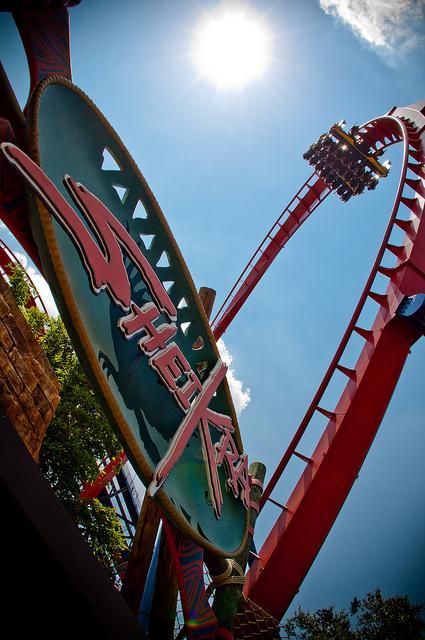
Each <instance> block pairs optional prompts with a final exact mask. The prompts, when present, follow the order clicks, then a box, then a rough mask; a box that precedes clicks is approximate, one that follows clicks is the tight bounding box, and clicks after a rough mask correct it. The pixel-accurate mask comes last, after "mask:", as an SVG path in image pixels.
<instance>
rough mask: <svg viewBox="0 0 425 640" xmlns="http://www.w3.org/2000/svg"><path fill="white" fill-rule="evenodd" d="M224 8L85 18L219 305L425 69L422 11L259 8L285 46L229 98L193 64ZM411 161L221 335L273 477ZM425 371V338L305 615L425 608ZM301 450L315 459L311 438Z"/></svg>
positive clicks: (128, 138)
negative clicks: (332, 149)
mask: <svg viewBox="0 0 425 640" xmlns="http://www.w3.org/2000/svg"><path fill="white" fill-rule="evenodd" d="M217 4H218V3H215V2H199V1H198V2H195V1H191V0H187V1H186V2H185V3H176V2H171V1H170V0H168V1H165V0H157V1H156V2H155V3H153V2H141V1H130V0H127V1H126V2H125V3H116V2H112V1H109V2H108V1H104V2H102V3H98V2H95V1H94V0H84V1H83V2H82V4H81V5H80V6H78V7H76V8H74V9H71V10H70V13H71V33H72V59H73V75H74V82H75V83H76V84H77V85H78V86H80V87H81V88H82V89H83V90H84V91H86V93H88V95H89V96H90V97H91V98H92V100H93V101H94V102H95V103H96V104H97V106H98V107H99V108H100V109H101V110H102V111H103V112H104V114H105V115H106V117H107V118H108V119H109V121H110V122H111V124H112V125H113V126H114V128H115V129H116V130H117V132H118V133H119V135H120V137H121V139H122V140H123V142H124V144H125V145H126V146H127V147H128V149H129V150H130V152H131V154H132V155H133V157H134V158H135V160H136V162H137V164H138V165H139V167H140V168H141V170H142V172H143V174H144V175H145V177H146V178H147V180H148V182H149V184H150V186H151V188H152V190H153V192H154V193H155V195H156V198H157V199H158V201H159V203H160V205H161V207H162V209H163V211H164V213H165V215H166V216H167V219H168V221H169V223H170V226H171V229H172V230H173V232H174V235H175V237H176V240H177V242H178V243H179V245H180V248H181V250H182V252H183V255H184V256H185V259H186V261H187V264H188V266H189V268H190V270H191V272H192V275H193V278H194V280H195V283H196V285H197V286H198V287H199V286H210V287H213V288H215V289H216V290H217V301H218V302H220V301H222V300H223V298H224V296H225V295H226V294H227V292H228V290H229V289H230V288H231V286H232V285H233V283H234V281H235V280H236V278H237V277H238V275H239V273H240V272H241V270H242V268H243V267H244V266H245V263H246V262H247V260H248V259H249V257H250V256H251V254H252V253H253V251H254V249H255V248H256V246H257V245H258V244H259V242H260V241H261V240H262V238H263V236H264V235H265V233H266V232H267V231H268V229H269V228H270V226H271V225H272V223H273V222H274V220H275V219H276V218H277V216H278V215H279V214H280V212H281V211H282V209H283V208H284V206H285V205H286V203H287V202H288V201H289V200H290V198H291V197H292V196H293V194H294V193H295V191H296V190H298V188H299V187H300V186H301V185H302V183H303V182H304V180H305V179H306V178H307V177H308V175H309V167H308V165H307V164H306V162H305V161H304V160H303V159H302V154H303V152H304V151H305V150H306V149H307V148H308V146H309V145H310V144H311V143H312V142H313V141H315V140H316V139H317V138H318V136H319V135H320V134H321V133H322V132H323V131H325V130H326V129H328V128H329V126H330V125H331V124H332V123H334V122H336V121H338V120H340V119H341V118H345V119H346V120H347V121H348V122H349V123H350V124H351V123H354V122H357V123H361V122H363V121H366V120H368V119H370V118H372V117H374V116H377V115H381V114H383V113H385V112H387V111H388V110H389V109H390V108H391V107H392V106H394V105H399V106H404V105H408V104H410V103H412V102H415V101H417V100H420V99H423V98H424V94H425V91H424V89H425V72H424V67H423V48H424V43H423V39H421V38H423V32H424V22H423V13H422V22H421V20H420V14H419V7H420V6H422V7H423V3H421V2H420V1H417V2H414V1H413V0H405V1H404V2H392V1H391V2H387V3H386V6H387V11H390V14H387V16H385V15H384V14H383V9H382V7H383V6H384V3H383V2H381V0H375V1H374V2H371V3H366V4H368V5H369V9H368V11H369V14H368V15H364V14H362V13H361V11H360V9H359V7H357V4H359V6H361V4H364V3H358V2H357V0H341V1H340V2H339V1H332V2H331V1H327V2H324V1H322V5H323V7H325V8H326V9H327V12H325V11H324V9H323V8H322V7H321V6H320V4H319V2H316V1H313V0H289V1H287V2H283V1H280V2H278V1H274V2H272V1H270V2H266V1H265V0H264V1H260V0H257V1H252V2H250V6H251V7H252V8H253V9H254V10H256V11H257V12H259V13H260V14H261V15H263V16H264V19H265V20H266V21H267V24H268V25H269V28H270V31H271V33H272V34H273V43H272V46H273V49H272V54H273V55H272V61H271V64H270V66H269V68H268V71H267V73H266V74H265V76H264V77H263V78H262V79H261V80H257V81H256V82H252V83H251V84H250V85H248V86H246V87H245V88H244V89H243V90H233V91H232V90H227V91H224V90H221V91H219V90H218V89H217V88H216V87H215V86H213V85H212V84H210V83H208V82H207V81H206V80H203V79H200V78H199V77H198V75H197V73H196V70H195V69H194V67H193V64H192V61H191V59H190V56H189V52H190V48H191V41H192V37H193V32H194V29H195V28H196V27H197V25H198V23H199V21H200V20H201V18H202V15H203V13H204V12H205V11H207V10H210V9H213V8H214V7H215V6H216V5H217ZM388 7H389V9H388ZM400 7H402V9H403V11H402V12H401V13H399V11H400ZM415 10H417V11H418V13H417V14H415ZM409 12H410V13H409ZM405 16H408V17H409V16H410V17H411V18H413V17H414V18H415V19H412V21H411V22H410V24H409V21H406V20H404V17H405ZM418 16H419V17H418ZM343 19H345V20H346V22H345V23H344V21H343ZM347 21H348V22H347ZM0 35H1V37H0V59H1V60H2V62H3V64H4V66H5V68H6V71H7V72H8V73H9V76H10V79H11V81H12V84H13V86H14V88H15V91H16V93H17V96H18V99H19V101H20V102H21V104H22V105H23V104H24V103H25V100H26V97H27V93H28V86H29V79H28V72H27V68H26V62H25V57H24V54H23V49H22V46H21V45H20V42H19V38H18V36H17V33H16V31H15V28H14V25H13V22H12V20H11V18H10V16H9V15H6V14H0ZM367 39H369V41H368V40H367ZM400 156H401V149H400V148H398V147H397V148H394V149H393V150H392V151H391V154H388V157H390V158H391V159H392V160H393V168H392V172H391V176H390V178H389V179H388V180H386V181H383V183H382V184H380V185H379V188H378V189H377V190H376V191H375V192H373V193H368V194H366V195H364V196H361V197H359V198H353V199H352V200H351V201H350V202H349V203H347V204H345V205H344V204H342V203H341V202H340V201H339V200H338V199H337V198H336V197H335V196H331V197H330V198H329V199H328V200H327V201H326V203H325V204H324V205H323V206H322V207H321V208H320V209H319V210H318V211H317V212H316V213H315V214H314V215H313V216H312V218H311V219H310V220H309V221H308V222H307V223H306V225H305V226H304V227H303V229H302V230H301V231H300V232H299V233H298V234H297V236H296V237H294V238H293V239H292V240H291V242H290V243H289V244H288V246H287V247H286V248H285V249H284V251H283V252H282V253H281V255H280V256H279V257H278V259H277V260H276V262H275V263H274V264H273V266H272V268H271V269H270V270H269V272H268V273H267V275H266V277H265V278H264V279H263V281H262V282H261V284H260V285H259V287H258V288H257V290H256V291H255V292H254V294H253V295H252V296H251V298H250V300H249V301H248V303H247V304H246V305H245V307H244V309H243V310H242V311H241V313H240V314H239V316H238V317H237V319H236V320H235V321H234V323H233V324H232V326H231V327H230V328H229V330H228V331H227V332H226V334H225V336H224V339H225V343H226V346H227V348H228V349H229V351H230V353H231V354H232V356H233V363H232V367H233V368H234V370H235V376H236V377H237V379H239V380H242V381H243V383H244V389H246V388H247V387H248V388H249V389H250V402H249V403H248V404H247V406H246V408H245V409H244V410H243V411H242V413H241V415H240V427H241V431H242V436H243V438H244V443H245V448H246V450H247V452H248V454H249V457H250V460H257V459H258V460H261V461H263V462H265V464H266V465H267V467H268V471H269V474H268V475H270V474H271V472H272V471H273V469H274V467H275V465H276V464H277V462H278V460H279V459H280V456H281V455H282V453H283V452H284V450H285V449H286V445H287V443H288V442H289V440H290V438H291V436H292V434H293V432H294V431H295V429H296V427H297V426H298V424H299V421H300V419H301V418H302V417H303V415H304V412H305V410H306V408H307V406H308V404H309V403H310V401H311V398H312V396H313V394H314V392H315V391H316V389H317V386H318V385H319V383H320V381H321V378H322V376H323V374H324V372H325V370H326V368H327V366H328V363H329V361H330V359H331V357H332V356H333V354H334V351H335V349H336V347H337V345H338V343H339V340H340V338H341V336H342V334H343V332H344V329H345V326H346V324H347V322H348V320H349V318H350V316H351V314H352V311H353V309H354V306H355V304H356V301H357V299H358V296H359V295H360V293H361V291H362V289H363V286H364V282H365V280H366V278H367V275H368V274H369V270H370V267H371V264H372V261H373V259H374V256H375V254H376V251H377V249H378V247H379V245H380V241H381V237H382V235H383V232H384V229H385V226H386V224H387V220H388V215H389V208H390V205H391V203H392V199H393V197H394V194H395V189H396V186H397V179H398V173H397V171H398V168H399V166H400ZM2 236H3V237H4V239H5V240H6V241H7V242H8V243H9V244H10V245H11V246H13V247H14V248H16V245H15V244H14V242H13V240H12V239H11V237H10V235H9V234H8V233H7V232H6V231H4V230H2ZM372 309H373V307H372V306H371V308H370V314H371V313H372ZM368 312H369V311H368ZM424 362H425V341H424V340H422V341H420V342H419V343H418V344H417V345H416V346H415V347H414V349H413V351H412V354H411V356H410V358H409V360H408V362H407V365H406V367H405V370H404V372H403V375H402V377H401V380H400V383H399V385H398V387H397V390H396V392H395V394H394V397H393V400H392V402H391V404H390V407H389V409H388V412H387V414H386V416H385V419H384V421H383V423H382V425H381V428H380V431H379V433H378V435H377V437H376V439H375V442H374V444H373V446H372V449H371V451H370V453H369V456H368V458H367V460H366V462H365V464H364V466H363V469H362V471H361V473H360V477H359V479H358V480H357V482H356V483H355V485H354V487H353V490H352V492H351V494H350V496H349V498H348V500H347V502H346V504H345V506H344V508H343V509H342V511H341V513H340V516H339V518H338V520H337V522H336V524H335V526H334V528H333V530H332V531H331V533H330V535H329V536H328V538H327V540H326V542H325V544H324V546H323V548H322V550H321V552H320V554H319V556H318V558H317V560H316V561H315V563H314V565H313V567H312V569H311V570H310V572H309V574H308V576H307V578H306V579H305V581H304V583H303V585H302V587H301V589H300V592H299V594H298V596H297V598H296V599H295V600H294V603H293V607H294V606H296V605H298V604H301V605H302V606H303V607H306V608H310V609H315V608H318V607H320V606H326V605H329V604H331V603H332V604H335V605H337V606H341V607H342V606H347V605H348V604H349V602H350V600H351V599H352V597H353V596H354V595H357V596H358V597H360V596H362V595H364V594H365V593H366V591H368V590H371V589H374V588H375V587H376V586H380V587H381V588H382V590H383V592H384V593H385V594H386V595H390V594H394V593H405V594H408V595H410V596H411V597H412V598H413V599H415V600H424V596H425V594H424V591H425V589H424V583H423V570H424V564H425V562H424V561H425V550H424V542H423V541H424V533H425V502H424V493H423V486H424V481H425V465H424V464H423V459H424V454H425V429H424V427H425V418H424V409H425V406H424V398H423V379H424V378H423V368H424ZM330 395H332V391H331V392H330ZM331 399H332V398H331V397H330V398H329V401H330V400H331ZM303 444H304V449H303V452H304V453H306V454H307V455H308V454H309V453H310V452H311V450H312V447H313V444H314V442H313V440H311V441H310V440H309V439H307V440H306V441H305V442H304V443H303ZM300 471H301V469H300V468H299V467H298V466H297V463H294V466H293V467H290V468H289V469H288V477H287V478H286V480H284V482H283V483H282V487H281V488H280V490H281V494H280V495H279V493H277V494H275V497H276V499H278V500H281V501H284V500H285V498H286V497H287V493H286V494H285V487H287V488H288V487H289V488H290V487H291V486H292V484H291V482H292V483H293V481H294V480H295V479H296V478H297V477H298V475H297V474H299V473H300ZM277 516H278V512H277V509H275V507H267V508H266V509H265V510H264V512H263V514H262V516H261V519H260V520H259V522H258V527H257V538H258V539H257V546H260V544H261V541H262V540H263V539H264V536H265V535H266V533H267V531H268V530H269V529H270V528H271V525H272V523H273V521H274V519H275V518H276V517H277Z"/></svg>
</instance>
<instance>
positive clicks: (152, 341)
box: [118, 302, 177, 355]
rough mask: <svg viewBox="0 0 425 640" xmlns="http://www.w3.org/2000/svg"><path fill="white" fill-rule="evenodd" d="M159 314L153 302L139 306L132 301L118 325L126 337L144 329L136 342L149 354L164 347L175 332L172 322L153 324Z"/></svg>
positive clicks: (130, 336) (175, 328)
mask: <svg viewBox="0 0 425 640" xmlns="http://www.w3.org/2000/svg"><path fill="white" fill-rule="evenodd" d="M160 315H161V313H160V311H159V309H158V307H157V306H156V305H155V304H154V303H153V302H147V303H146V304H144V305H143V307H141V308H140V307H139V306H138V305H137V304H136V303H135V302H132V303H131V314H130V315H129V316H125V317H124V318H120V319H119V320H118V326H119V328H120V329H121V331H122V332H123V333H124V335H125V337H126V338H127V339H130V338H132V337H133V336H134V335H136V334H137V333H140V331H144V332H145V334H146V335H145V336H144V337H143V338H140V340H139V341H138V343H137V344H138V345H139V347H140V349H141V350H142V351H143V352H144V353H145V354H146V355H151V354H153V353H154V352H155V351H157V350H158V349H164V348H165V347H166V345H167V342H168V341H169V340H171V338H173V337H174V336H175V334H176V333H177V327H176V325H175V324H174V323H173V324H168V323H163V324H160V325H159V326H158V327H156V326H155V325H154V322H155V320H158V318H159V316H160Z"/></svg>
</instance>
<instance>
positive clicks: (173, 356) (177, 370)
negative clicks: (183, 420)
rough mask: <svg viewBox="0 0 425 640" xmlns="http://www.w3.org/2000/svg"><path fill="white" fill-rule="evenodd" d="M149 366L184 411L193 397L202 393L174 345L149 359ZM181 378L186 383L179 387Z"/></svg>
mask: <svg viewBox="0 0 425 640" xmlns="http://www.w3.org/2000/svg"><path fill="white" fill-rule="evenodd" d="M149 364H150V365H151V367H153V368H154V369H155V371H157V372H158V373H159V375H160V376H161V379H162V380H163V381H164V383H165V384H166V385H167V387H168V389H169V390H170V391H171V393H172V394H173V395H174V396H175V398H176V400H177V402H178V403H179V405H180V406H181V408H182V409H183V410H184V411H187V410H188V409H190V405H191V402H192V401H193V398H194V396H195V395H197V394H199V393H200V392H201V391H202V384H201V383H200V381H199V379H198V377H197V376H196V374H195V373H194V372H193V370H192V368H191V366H190V364H189V363H188V361H187V360H186V358H185V357H184V355H183V353H182V352H181V350H180V349H179V347H178V346H177V345H176V343H175V342H172V343H171V344H170V345H169V346H168V347H167V348H166V349H164V351H161V353H158V354H157V355H156V356H154V357H153V358H151V359H150V360H149ZM182 376H184V377H185V378H186V382H185V383H184V384H183V385H182V386H181V387H179V386H178V385H177V382H178V380H179V379H180V378H181V377H182Z"/></svg>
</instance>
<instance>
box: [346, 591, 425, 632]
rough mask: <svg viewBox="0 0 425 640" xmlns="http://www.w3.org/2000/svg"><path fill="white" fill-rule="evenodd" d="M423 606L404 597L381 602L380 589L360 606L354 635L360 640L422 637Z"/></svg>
mask: <svg viewBox="0 0 425 640" xmlns="http://www.w3.org/2000/svg"><path fill="white" fill-rule="evenodd" d="M423 608H424V607H423V606H422V605H415V604H411V603H410V602H409V598H408V597H407V596H393V597H391V598H384V597H383V596H382V594H381V592H380V590H379V589H376V590H375V591H374V592H373V593H368V594H367V595H366V596H365V597H364V598H363V600H362V601H361V602H360V605H359V610H358V621H357V631H358V634H359V637H360V638H362V640H416V639H419V638H423V637H424V631H425V624H424V622H423V620H422V619H421V617H420V614H421V611H422V610H423Z"/></svg>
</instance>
